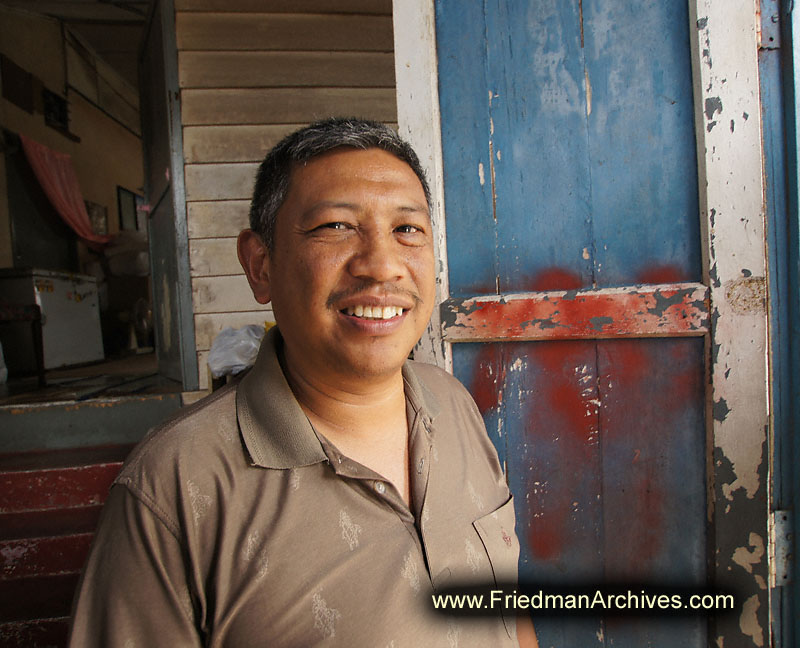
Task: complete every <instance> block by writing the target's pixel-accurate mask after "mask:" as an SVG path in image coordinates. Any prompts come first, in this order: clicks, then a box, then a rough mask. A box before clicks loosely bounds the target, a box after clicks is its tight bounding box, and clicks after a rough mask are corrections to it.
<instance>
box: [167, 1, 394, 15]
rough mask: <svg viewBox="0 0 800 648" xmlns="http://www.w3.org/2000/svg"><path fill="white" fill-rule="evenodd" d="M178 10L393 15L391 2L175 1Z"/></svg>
mask: <svg viewBox="0 0 800 648" xmlns="http://www.w3.org/2000/svg"><path fill="white" fill-rule="evenodd" d="M175 8H176V9H177V10H178V11H231V12H234V11H238V12H253V11H269V12H273V13H281V12H283V13H321V14H324V13H340V14H351V13H356V14H367V15H369V14H377V15H381V16H386V15H389V14H391V13H392V0H339V1H338V2H331V0H236V2H231V1H230V0H175Z"/></svg>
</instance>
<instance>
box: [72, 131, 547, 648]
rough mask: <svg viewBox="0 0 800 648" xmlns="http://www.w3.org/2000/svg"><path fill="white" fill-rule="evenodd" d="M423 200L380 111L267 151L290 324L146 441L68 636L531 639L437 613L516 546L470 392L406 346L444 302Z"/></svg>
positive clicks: (265, 204) (283, 307)
mask: <svg viewBox="0 0 800 648" xmlns="http://www.w3.org/2000/svg"><path fill="white" fill-rule="evenodd" d="M429 203H430V198H429V192H428V188H427V184H426V182H425V177H424V174H423V172H422V170H421V168H420V165H419V162H418V160H417V158H416V156H415V154H414V152H413V151H412V150H411V148H410V147H409V146H408V145H407V144H406V143H405V142H403V140H401V139H400V138H399V137H398V136H397V134H396V133H394V132H393V131H391V130H390V129H388V128H386V127H384V126H382V125H379V124H375V123H372V122H367V121H361V120H351V119H332V120H327V121H325V122H320V123H317V124H312V125H311V126H309V127H306V128H304V129H302V130H300V131H298V132H296V133H294V134H292V135H290V136H289V137H287V138H286V139H285V140H283V141H282V142H281V143H279V144H278V145H277V146H276V147H275V149H273V150H272V151H271V152H270V153H269V154H268V155H267V157H266V159H265V160H264V162H263V164H262V165H261V168H260V169H259V172H258V176H257V179H256V185H255V190H254V197H253V202H252V206H251V214H250V218H251V229H248V230H245V231H244V232H242V233H241V234H240V236H239V242H238V249H239V259H240V261H241V263H242V266H243V268H244V270H245V273H246V275H247V279H248V281H249V283H250V287H251V288H252V291H253V295H254V297H255V299H256V300H257V301H258V302H260V303H263V304H265V303H268V302H271V303H272V308H273V311H274V314H275V319H276V322H277V326H276V327H275V328H273V329H272V330H270V332H269V333H268V334H267V336H266V337H265V339H264V342H263V344H262V346H261V350H260V352H259V356H258V359H257V361H256V364H255V366H254V367H253V369H252V370H251V371H250V372H249V373H248V374H247V375H246V376H245V377H244V378H243V379H242V380H241V381H240V382H238V384H235V385H231V386H229V387H226V388H224V389H222V390H220V391H219V392H216V393H215V394H214V395H213V396H211V397H210V398H208V399H206V400H204V401H202V402H201V403H198V404H197V405H196V406H194V407H191V408H187V409H186V410H185V411H183V412H182V413H181V414H180V415H179V416H178V417H177V418H175V419H173V420H171V421H169V422H167V423H165V424H164V425H162V426H161V427H159V428H158V429H157V430H155V431H153V432H152V433H151V434H150V435H148V437H147V439H146V440H145V441H144V442H143V443H142V444H141V445H140V446H139V447H138V448H137V449H136V450H135V451H134V452H133V454H132V456H131V457H130V459H129V460H128V462H127V463H126V466H125V467H124V468H123V470H122V472H121V473H120V476H119V477H118V479H117V480H116V483H115V486H114V487H113V488H112V491H111V494H110V496H109V500H108V503H107V505H106V508H105V511H104V515H103V520H102V523H101V525H100V529H99V530H98V535H97V538H96V541H95V546H94V547H93V550H92V554H91V556H90V560H89V563H88V565H87V568H86V571H85V574H84V578H83V581H82V585H81V588H80V590H79V595H78V598H77V600H76V605H75V617H74V625H73V633H72V645H75V646H94V645H97V646H162V645H163V646H237V647H238V646H278V647H281V646H287V647H288V646H298V647H300V646H317V645H319V646H378V647H383V646H392V647H393V648H400V647H401V646H414V647H417V646H422V647H434V646H443V647H446V648H451V647H453V646H462V647H466V646H476V647H477V646H480V647H484V646H505V645H508V646H514V645H517V641H518V640H517V632H516V627H517V624H516V619H515V618H514V617H513V616H510V615H502V614H497V615H495V616H492V617H489V618H482V619H453V618H449V617H447V616H443V615H437V614H434V613H433V606H432V602H431V595H432V594H433V593H435V592H437V591H439V590H441V589H442V588H445V587H452V586H455V585H461V584H469V583H480V584H484V585H489V586H493V585H494V584H498V583H500V584H502V583H506V584H507V583H512V582H513V581H514V580H515V579H516V570H517V559H518V554H519V545H518V543H517V540H516V536H515V532H514V509H513V502H512V500H511V496H510V493H509V491H508V488H507V486H506V483H505V479H504V476H503V473H502V470H501V468H500V466H499V464H498V461H497V456H496V453H495V450H494V448H493V446H492V444H491V442H490V441H489V439H488V437H487V435H486V431H485V429H484V426H483V421H482V419H481V417H480V414H479V413H478V411H477V408H476V407H475V405H474V403H473V401H472V399H471V398H470V397H469V395H468V393H467V392H466V391H465V390H464V388H463V387H462V386H461V385H460V384H459V383H458V382H457V381H456V380H455V379H453V378H452V377H451V376H449V375H448V374H446V373H444V372H443V371H441V370H439V369H437V368H435V367H432V366H428V365H423V364H419V363H414V362H411V361H408V360H407V358H408V355H409V353H410V351H411V349H412V348H413V346H414V344H415V343H416V341H417V340H418V339H419V337H420V335H421V334H422V332H423V330H424V329H425V327H426V325H427V323H428V319H429V317H430V314H431V310H432V308H433V305H434V255H433V240H432V233H431V222H430V215H429ZM520 643H521V644H522V645H530V646H535V645H536V643H535V637H534V636H533V630H532V628H531V626H530V624H529V623H527V621H526V622H525V623H521V624H520Z"/></svg>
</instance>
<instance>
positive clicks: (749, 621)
mask: <svg viewBox="0 0 800 648" xmlns="http://www.w3.org/2000/svg"><path fill="white" fill-rule="evenodd" d="M759 607H761V603H760V602H759V600H758V595H756V594H753V596H751V597H750V598H748V599H747V600H746V601H745V602H744V605H742V613H741V615H740V616H739V629H740V630H741V631H742V634H744V635H747V636H748V637H750V638H751V639H752V640H753V643H754V644H755V645H756V646H763V645H764V631H763V630H762V629H761V625H760V624H759V622H758V614H757V612H758V608H759Z"/></svg>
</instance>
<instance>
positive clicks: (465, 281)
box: [436, 0, 709, 647]
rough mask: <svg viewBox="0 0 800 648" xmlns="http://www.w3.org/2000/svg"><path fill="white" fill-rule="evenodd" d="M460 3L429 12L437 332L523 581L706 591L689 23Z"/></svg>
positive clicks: (576, 640)
mask: <svg viewBox="0 0 800 648" xmlns="http://www.w3.org/2000/svg"><path fill="white" fill-rule="evenodd" d="M475 4H477V3H461V2H455V1H454V0H437V3H436V18H437V49H438V51H439V52H440V57H439V96H440V106H441V109H442V141H443V157H444V195H445V204H446V207H447V248H448V279H449V289H450V299H449V300H447V301H446V302H445V303H444V304H443V306H442V309H441V320H442V324H443V329H442V331H443V338H444V339H445V340H446V341H449V342H453V343H455V342H457V344H453V347H452V355H453V368H454V373H455V375H456V376H457V377H459V378H460V379H461V380H462V381H463V382H464V383H465V384H466V385H467V386H468V388H469V389H470V391H471V392H472V393H473V395H474V396H475V398H476V402H477V403H478V407H479V409H480V410H481V413H482V414H483V416H484V419H485V421H486V424H487V428H488V430H489V434H490V436H491V437H492V440H493V442H494V443H495V446H496V447H497V449H498V453H499V455H500V458H501V461H503V462H504V464H505V467H506V469H507V475H508V479H509V485H510V487H511V489H512V491H513V492H514V494H515V499H516V507H517V515H518V525H519V526H518V533H519V536H520V540H521V544H522V551H521V557H520V568H521V577H522V578H526V579H532V580H533V581H535V582H549V583H553V584H557V585H564V584H570V583H573V584H575V583H592V584H599V583H602V582H604V581H630V582H643V583H653V584H655V583H658V582H663V581H671V582H680V583H681V584H689V583H694V584H702V583H705V577H706V551H707V530H706V474H705V466H706V433H705V405H704V403H705V351H704V348H705V347H704V344H705V342H704V338H703V336H705V335H707V334H708V331H709V304H708V289H707V287H706V286H705V285H703V284H701V283H699V281H700V280H701V277H702V272H701V254H700V226H699V214H698V211H699V210H698V187H697V164H696V154H695V135H694V117H693V98H692V82H691V78H692V77H691V64H690V48H689V19H688V8H687V5H686V3H685V2H684V1H683V0H670V1H668V2H663V1H660V0H645V1H644V2H630V1H628V0H582V1H579V0H574V1H568V2H562V1H557V0H539V1H537V2H523V1H521V0H520V1H507V0H504V1H500V0H490V2H488V3H484V6H483V7H476V6H474V5H475ZM642 284H649V285H642ZM515 293H516V294H515ZM634 338H636V339H634ZM538 625H539V628H540V642H541V643H542V644H543V645H550V644H553V645H581V646H592V645H598V646H602V645H612V644H613V645H623V646H634V645H646V642H647V641H651V642H653V645H659V646H682V647H683V646H700V645H704V644H705V636H706V634H705V633H706V630H705V625H704V624H703V623H701V622H699V621H698V620H697V619H688V620H684V621H681V622H680V623H676V622H675V621H674V620H669V621H665V622H663V623H662V622H660V621H656V620H653V619H650V620H649V621H648V623H643V624H642V623H633V622H631V620H630V619H628V620H626V621H613V620H609V621H606V622H601V621H600V620H599V619H594V620H592V619H587V620H585V621H580V622H576V619H574V618H569V619H568V620H566V621H563V620H559V619H557V618H553V619H541V620H540V621H539V623H538Z"/></svg>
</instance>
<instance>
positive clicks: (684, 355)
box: [599, 340, 703, 579]
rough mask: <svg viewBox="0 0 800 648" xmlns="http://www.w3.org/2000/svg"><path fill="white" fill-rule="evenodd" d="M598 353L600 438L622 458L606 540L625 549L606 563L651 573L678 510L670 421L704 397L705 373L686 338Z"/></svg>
mask: <svg viewBox="0 0 800 648" xmlns="http://www.w3.org/2000/svg"><path fill="white" fill-rule="evenodd" d="M599 351H600V358H601V360H600V363H601V367H602V368H603V371H602V375H601V376H600V390H601V397H602V402H603V409H602V414H603V423H602V425H603V443H604V448H605V449H606V452H612V451H613V452H614V456H616V461H617V462H618V465H617V466H614V467H612V468H611V469H612V470H615V473H614V474H612V475H609V476H610V477H611V479H612V480H613V482H614V488H613V489H611V488H607V489H606V504H607V507H608V509H607V510H608V514H609V515H610V516H612V520H611V521H610V523H609V524H608V525H607V526H606V540H607V543H608V545H610V546H616V547H619V548H620V551H619V552H615V553H607V555H606V561H607V566H608V569H609V570H610V572H611V573H610V575H611V576H612V577H615V578H626V579H646V578H647V577H648V576H649V575H650V574H651V572H652V569H651V565H652V564H653V563H654V562H655V561H661V560H663V558H664V556H663V555H662V554H663V551H664V540H665V537H666V536H669V535H672V534H674V533H675V529H674V528H672V527H673V526H674V524H675V522H676V516H679V515H680V514H679V513H678V512H677V511H676V509H675V504H674V498H675V497H678V496H679V494H677V493H675V489H676V484H679V483H680V478H678V479H677V480H676V476H675V470H680V469H681V466H680V465H674V463H673V462H679V461H680V459H679V457H678V456H677V455H676V454H675V453H676V452H677V450H676V449H675V448H674V445H673V444H674V443H676V442H677V441H676V440H673V438H672V433H673V431H676V428H675V425H676V423H674V422H673V421H675V420H676V416H677V415H678V414H680V413H682V412H683V411H685V408H686V407H687V406H688V407H695V408H696V407H697V406H698V405H697V404H698V403H700V402H702V398H703V385H702V381H703V378H702V376H703V372H702V371H701V370H699V369H698V367H697V362H698V361H699V360H700V358H699V357H698V356H697V346H696V345H693V344H691V343H689V342H688V341H682V340H663V341H656V340H615V341H608V342H604V343H602V344H601V346H600V347H599ZM665 365H666V366H665ZM691 477H692V478H697V475H692V476H691ZM686 478H689V476H688V475H687V476H686ZM678 488H679V487H678Z"/></svg>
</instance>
